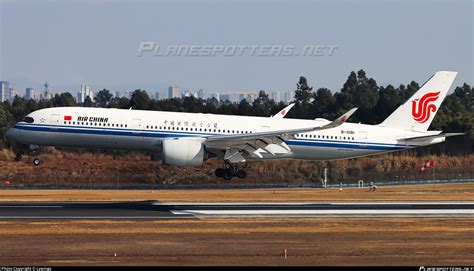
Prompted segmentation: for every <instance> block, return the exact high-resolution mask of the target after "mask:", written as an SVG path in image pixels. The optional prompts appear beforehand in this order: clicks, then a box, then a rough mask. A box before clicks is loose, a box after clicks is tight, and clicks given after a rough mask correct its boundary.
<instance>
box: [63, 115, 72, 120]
mask: <svg viewBox="0 0 474 271" xmlns="http://www.w3.org/2000/svg"><path fill="white" fill-rule="evenodd" d="M64 120H72V117H71V116H64Z"/></svg>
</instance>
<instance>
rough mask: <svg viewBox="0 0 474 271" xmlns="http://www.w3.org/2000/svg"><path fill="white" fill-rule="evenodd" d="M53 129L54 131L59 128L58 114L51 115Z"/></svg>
mask: <svg viewBox="0 0 474 271" xmlns="http://www.w3.org/2000/svg"><path fill="white" fill-rule="evenodd" d="M50 124H51V125H52V126H51V129H52V130H57V129H58V128H59V127H58V126H59V115H58V114H52V115H51V123H50Z"/></svg>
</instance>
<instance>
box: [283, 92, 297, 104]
mask: <svg viewBox="0 0 474 271" xmlns="http://www.w3.org/2000/svg"><path fill="white" fill-rule="evenodd" d="M294 96H295V93H294V92H293V91H291V90H290V91H287V92H285V101H284V102H285V103H287V104H288V103H291V102H292V101H293V100H294V99H295V97H294Z"/></svg>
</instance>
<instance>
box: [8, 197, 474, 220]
mask: <svg viewBox="0 0 474 271" xmlns="http://www.w3.org/2000/svg"><path fill="white" fill-rule="evenodd" d="M327 216H330V217H400V216H402V217H407V216H408V217H410V216H414V217H474V202H446V201H443V202H304V203H294V202H281V203H275V202H246V203H188V202H167V203H162V202H157V201H141V202H0V220H6V219H122V220H130V219H131V220H134V219H152V220H153V219H211V218H250V219H251V218H261V217H264V218H265V217H266V218H268V217H273V218H298V217H306V218H307V217H327Z"/></svg>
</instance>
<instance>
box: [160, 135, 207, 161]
mask: <svg viewBox="0 0 474 271" xmlns="http://www.w3.org/2000/svg"><path fill="white" fill-rule="evenodd" d="M161 147H162V152H161V154H162V157H161V160H162V161H163V164H165V165H173V166H181V167H192V166H200V165H202V163H203V161H204V145H203V144H202V140H201V139H193V138H170V139H164V140H163V141H162V142H161Z"/></svg>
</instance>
